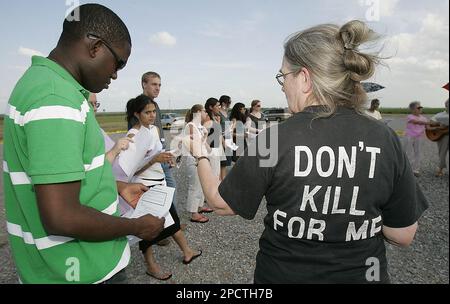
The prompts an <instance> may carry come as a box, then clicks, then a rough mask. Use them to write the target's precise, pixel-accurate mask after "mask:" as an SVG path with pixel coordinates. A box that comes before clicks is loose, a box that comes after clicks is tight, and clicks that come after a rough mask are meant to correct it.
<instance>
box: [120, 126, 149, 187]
mask: <svg viewBox="0 0 450 304" xmlns="http://www.w3.org/2000/svg"><path fill="white" fill-rule="evenodd" d="M152 145H153V141H152V134H151V131H150V130H149V129H147V128H145V127H141V128H140V130H139V132H138V133H136V135H135V136H134V137H133V142H132V143H130V145H129V148H128V149H127V150H125V151H122V152H121V153H120V155H119V165H120V167H121V168H122V170H123V171H124V172H125V173H126V175H127V176H129V177H130V178H131V177H133V176H134V174H135V172H136V171H137V170H138V169H139V166H141V164H142V160H143V159H144V157H145V156H146V154H147V152H148V150H149V149H150V148H151V147H152Z"/></svg>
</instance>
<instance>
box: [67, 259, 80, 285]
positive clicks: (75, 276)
mask: <svg viewBox="0 0 450 304" xmlns="http://www.w3.org/2000/svg"><path fill="white" fill-rule="evenodd" d="M66 266H68V267H69V268H67V270H66V280H67V282H79V281H80V261H79V260H78V259H77V258H74V257H71V258H68V259H67V260H66Z"/></svg>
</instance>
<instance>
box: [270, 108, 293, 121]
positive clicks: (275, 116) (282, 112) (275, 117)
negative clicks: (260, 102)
mask: <svg viewBox="0 0 450 304" xmlns="http://www.w3.org/2000/svg"><path fill="white" fill-rule="evenodd" d="M263 114H264V116H265V117H266V118H267V119H268V120H269V121H278V122H281V121H284V120H286V119H288V118H290V117H291V116H292V114H291V113H289V111H288V110H287V109H270V110H265V111H264V112H263Z"/></svg>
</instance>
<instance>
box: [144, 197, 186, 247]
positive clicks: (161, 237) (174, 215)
mask: <svg viewBox="0 0 450 304" xmlns="http://www.w3.org/2000/svg"><path fill="white" fill-rule="evenodd" d="M169 213H170V215H171V216H172V218H173V221H174V222H175V223H174V224H173V225H172V226H169V227H167V228H165V229H164V230H163V231H162V232H161V233H160V234H159V235H158V236H157V237H156V238H155V239H153V240H151V241H144V240H142V241H140V242H139V249H140V250H141V252H142V253H145V252H146V251H147V249H148V248H149V247H150V246H152V245H155V244H157V243H158V242H160V241H162V240H164V239H166V238H168V237H169V236H172V235H174V234H175V233H177V232H178V231H179V230H180V229H181V228H180V218H179V217H178V214H177V211H176V209H175V206H174V205H173V204H172V206H170V210H169Z"/></svg>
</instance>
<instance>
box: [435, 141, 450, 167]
mask: <svg viewBox="0 0 450 304" xmlns="http://www.w3.org/2000/svg"><path fill="white" fill-rule="evenodd" d="M437 145H438V150H439V169H445V168H447V154H448V135H445V136H444V137H442V138H441V140H440V141H438V142H437Z"/></svg>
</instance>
